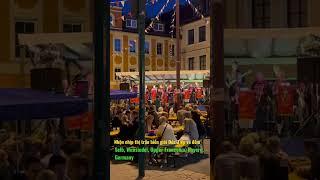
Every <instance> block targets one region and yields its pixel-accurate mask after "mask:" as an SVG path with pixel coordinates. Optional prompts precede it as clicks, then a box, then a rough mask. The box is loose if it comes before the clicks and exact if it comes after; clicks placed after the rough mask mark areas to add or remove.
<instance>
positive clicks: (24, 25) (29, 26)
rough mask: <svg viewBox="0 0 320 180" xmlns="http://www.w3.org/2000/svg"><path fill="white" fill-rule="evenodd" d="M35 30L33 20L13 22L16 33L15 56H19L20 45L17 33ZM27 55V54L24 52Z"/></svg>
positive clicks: (28, 32)
mask: <svg viewBox="0 0 320 180" xmlns="http://www.w3.org/2000/svg"><path fill="white" fill-rule="evenodd" d="M34 32H35V23H34V22H20V21H19V22H16V24H15V33H16V57H20V56H21V54H20V47H19V39H18V34H32V33H34ZM26 56H27V57H29V54H28V53H27V54H26Z"/></svg>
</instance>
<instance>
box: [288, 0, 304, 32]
mask: <svg viewBox="0 0 320 180" xmlns="http://www.w3.org/2000/svg"><path fill="white" fill-rule="evenodd" d="M305 26H307V1H306V0H288V27H290V28H294V27H305Z"/></svg>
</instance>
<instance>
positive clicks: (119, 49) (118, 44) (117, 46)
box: [114, 39, 121, 52]
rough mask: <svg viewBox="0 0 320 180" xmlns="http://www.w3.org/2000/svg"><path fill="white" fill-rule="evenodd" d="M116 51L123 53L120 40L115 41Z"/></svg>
mask: <svg viewBox="0 0 320 180" xmlns="http://www.w3.org/2000/svg"><path fill="white" fill-rule="evenodd" d="M114 51H116V52H121V40H120V39H115V40H114Z"/></svg>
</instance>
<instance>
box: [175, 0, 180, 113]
mask: <svg viewBox="0 0 320 180" xmlns="http://www.w3.org/2000/svg"><path fill="white" fill-rule="evenodd" d="M180 43H181V42H180V0H176V44H177V48H176V49H177V60H176V72H177V75H176V76H177V77H176V78H177V89H178V92H179V91H180V90H181V89H180V70H181V54H180V50H181V48H180V46H181V44H180ZM178 97H179V98H178V99H177V100H178V101H177V108H179V106H180V94H178Z"/></svg>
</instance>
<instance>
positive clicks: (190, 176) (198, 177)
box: [111, 163, 210, 180]
mask: <svg viewBox="0 0 320 180" xmlns="http://www.w3.org/2000/svg"><path fill="white" fill-rule="evenodd" d="M137 176H138V169H137V168H136V167H135V166H132V165H130V164H129V163H126V164H112V165H111V180H135V179H137ZM180 179H186V180H209V179H210V177H209V175H206V174H201V173H197V172H193V171H191V170H185V169H179V170H177V171H161V170H146V176H145V178H143V180H180Z"/></svg>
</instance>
